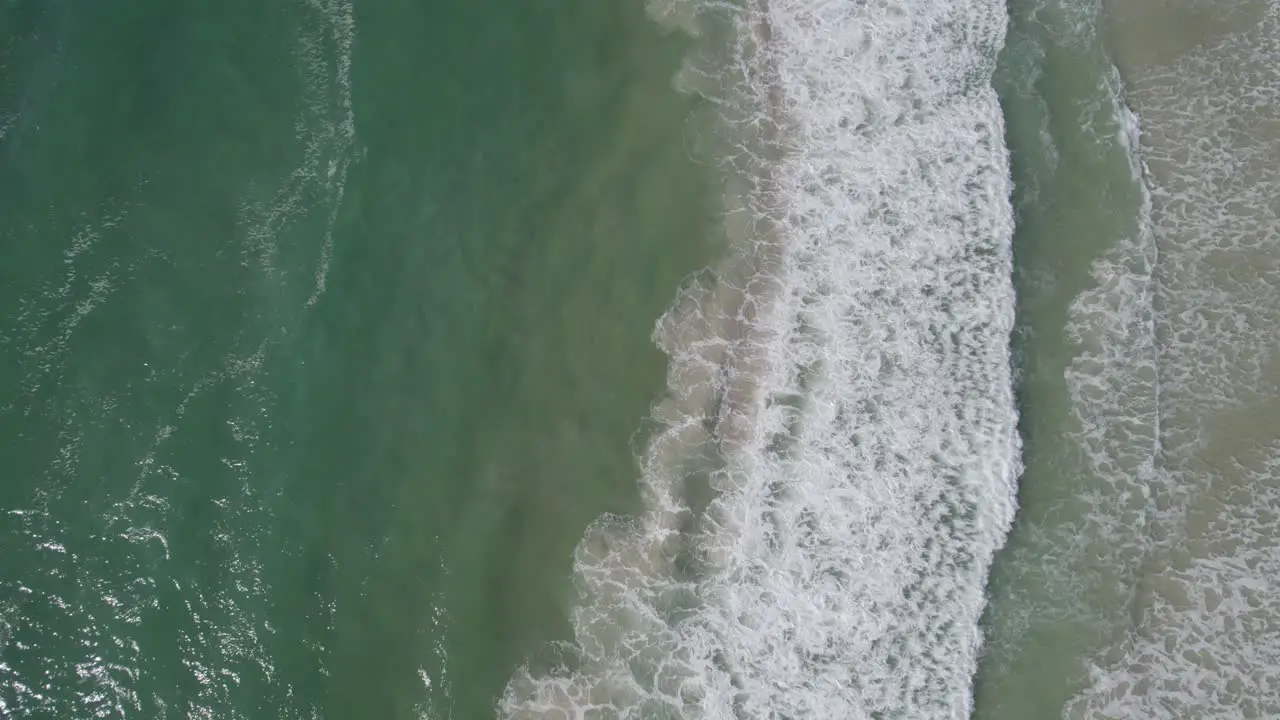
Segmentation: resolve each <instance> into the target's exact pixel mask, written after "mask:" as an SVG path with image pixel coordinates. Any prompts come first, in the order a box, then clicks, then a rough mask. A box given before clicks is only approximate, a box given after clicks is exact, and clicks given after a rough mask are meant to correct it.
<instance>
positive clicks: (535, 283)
mask: <svg viewBox="0 0 1280 720" xmlns="http://www.w3.org/2000/svg"><path fill="white" fill-rule="evenodd" d="M561 13H567V16H562V14H561ZM683 44H684V41H683V39H682V38H680V37H679V36H676V35H672V34H670V33H664V32H663V31H662V29H661V28H660V27H659V26H658V25H656V24H654V23H653V22H652V21H650V20H649V19H648V17H647V16H646V15H645V14H644V11H643V8H642V7H640V6H639V5H635V4H620V5H616V6H613V5H611V6H607V7H606V6H602V5H600V4H597V3H586V2H583V3H579V4H578V5H576V6H574V7H573V8H567V7H565V6H562V7H559V8H557V9H555V11H554V12H552V9H551V8H544V9H538V8H534V7H529V8H527V9H524V10H518V11H513V10H512V8H511V6H510V5H509V4H508V3H498V2H492V3H483V2H474V1H472V0H468V1H467V2H453V3H431V4H427V5H424V4H422V3H369V4H366V5H361V4H352V3H348V2H328V1H317V2H296V3H267V2H241V3H232V4H217V5H209V4H201V3H182V2H178V3H174V2H168V1H165V2H149V1H141V2H134V3H125V4H119V3H116V4H92V5H83V4H79V3H56V2H55V3H48V2H4V3H0V68H2V70H0V118H2V120H0V136H2V137H0V438H2V439H0V715H5V716H7V717H9V718H58V719H63V718H95V717H100V718H121V717H129V718H202V717H208V718H219V719H220V720H221V719H224V718H273V719H274V718H423V717H425V718H448V717H453V718H472V717H485V716H491V715H492V712H493V711H492V708H493V704H494V701H495V698H496V697H497V696H498V695H499V694H500V693H501V691H502V688H503V687H504V685H505V683H506V681H507V678H508V677H509V676H510V674H511V673H512V672H513V671H514V670H515V668H516V667H517V666H518V665H519V664H520V663H521V662H522V661H523V660H524V659H525V658H526V657H527V656H529V655H531V654H533V653H535V652H536V651H537V649H538V648H539V647H541V646H542V645H543V644H544V643H545V642H547V641H549V640H553V639H555V638H558V637H564V636H565V635H566V633H567V630H566V629H565V626H566V624H567V623H566V621H565V615H564V612H563V607H564V606H565V603H564V602H562V598H563V597H564V596H565V595H566V594H567V593H568V592H569V589H570V588H569V567H570V564H569V563H570V558H571V553H572V550H573V547H574V545H575V544H576V542H577V541H578V538H579V537H580V535H581V533H582V531H583V528H584V527H585V526H586V525H587V523H588V522H589V521H590V520H592V519H593V518H595V517H596V516H598V515H599V514H601V513H602V512H606V511H616V512H623V511H629V510H632V509H633V508H634V507H635V505H636V503H637V502H638V501H637V498H636V491H635V483H634V463H633V460H632V452H631V447H632V442H633V440H632V436H633V435H634V434H635V433H636V431H637V429H638V428H639V427H640V424H641V421H642V419H643V418H644V416H645V415H646V413H647V410H648V407H649V404H650V402H651V400H652V398H653V397H654V396H656V395H657V394H658V393H659V392H660V391H661V389H662V386H663V373H664V367H665V362H664V358H663V356H662V354H661V352H660V351H659V350H658V349H657V348H656V347H654V345H653V343H652V342H651V339H650V334H651V328H652V324H653V321H654V319H655V318H656V317H658V316H659V315H660V314H661V313H662V312H663V310H664V308H665V307H666V306H667V304H668V303H669V302H670V299H671V296H672V293H673V292H674V290H675V288H677V287H678V286H679V284H680V282H681V280H682V278H683V277H685V276H686V275H687V274H688V273H690V272H692V271H694V270H696V269H697V268H699V267H702V266H703V265H705V264H706V263H707V261H708V258H709V257H711V254H712V250H711V248H712V246H713V243H712V242H711V241H709V240H708V241H705V242H704V239H706V238H711V237H713V234H712V233H711V232H710V231H709V230H708V229H707V228H710V227H714V225H715V222H716V220H715V218H716V205H715V197H714V195H712V194H711V192H710V183H709V181H708V175H707V173H706V172H704V170H703V169H702V166H700V165H699V164H698V163H697V162H695V161H694V160H692V159H691V158H690V157H689V152H688V151H687V150H686V148H685V147H684V142H683V137H684V135H685V133H686V128H687V125H688V124H689V123H690V120H689V118H690V115H691V114H692V113H693V111H694V110H695V109H696V104H695V102H694V101H693V99H692V98H690V97H689V96H686V95H681V94H679V93H675V92H673V91H672V90H671V84H670V80H671V76H672V74H673V73H675V72H676V71H677V69H678V68H679V63H680V61H681V49H682V46H683Z"/></svg>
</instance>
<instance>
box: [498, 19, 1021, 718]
mask: <svg viewBox="0 0 1280 720" xmlns="http://www.w3.org/2000/svg"><path fill="white" fill-rule="evenodd" d="M718 12H722V13H725V15H722V16H721V17H728V18H729V19H730V25H731V27H732V28H733V29H734V30H735V32H736V37H737V43H736V45H735V47H736V51H735V53H734V60H735V62H733V63H730V64H729V66H728V68H729V69H727V70H726V71H725V72H724V73H723V74H721V75H718V76H714V77H715V79H719V80H726V79H732V80H735V81H736V85H734V86H733V87H732V90H731V91H723V90H717V92H716V99H717V100H719V101H721V102H722V103H724V105H722V106H723V107H725V108H726V114H725V117H726V118H727V119H728V120H729V121H730V122H732V123H733V126H734V130H735V131H736V132H739V137H742V138H744V140H743V141H742V143H741V145H740V146H738V148H737V150H739V151H740V154H739V155H736V156H735V158H736V167H738V168H746V169H748V170H749V171H750V172H751V178H752V180H753V182H752V183H751V186H750V188H749V189H748V190H746V191H744V192H743V193H741V194H736V193H735V197H734V198H732V199H733V200H734V201H735V202H737V203H738V204H739V205H740V206H739V207H737V208H736V209H735V210H734V211H733V212H731V213H729V221H730V222H729V228H730V236H731V238H732V239H733V240H734V243H735V252H734V253H732V254H731V256H730V257H728V258H727V259H726V260H725V261H724V263H723V264H722V265H720V266H718V267H717V268H715V269H714V270H713V271H710V272H707V273H703V274H701V275H699V276H697V277H695V278H694V279H692V280H691V282H690V283H689V284H688V285H687V287H686V288H685V289H684V291H683V292H682V293H681V295H680V297H679V299H678V300H677V302H676V303H675V305H674V306H673V307H672V309H671V310H670V311H669V312H668V314H667V315H666V316H665V317H664V318H663V319H662V320H661V321H660V322H659V324H658V328H657V331H656V333H655V338H656V340H657V341H658V342H659V344H660V345H661V346H662V347H663V348H664V349H665V350H666V351H667V352H668V353H669V354H670V355H671V370H670V374H669V388H670V393H669V396H668V397H667V398H666V399H665V400H663V401H662V402H661V403H659V405H658V406H657V407H656V408H655V417H656V418H657V419H658V420H660V421H661V423H662V430H661V432H659V433H658V434H657V435H656V437H655V438H654V439H653V441H652V443H651V444H650V446H649V448H648V449H647V451H646V453H645V454H644V456H643V458H642V462H641V464H642V471H643V472H642V489H643V491H644V497H645V500H646V505H647V512H645V513H644V514H643V515H642V516H640V517H638V518H635V519H621V518H605V519H602V520H601V521H600V522H598V523H597V524H596V525H594V526H593V527H592V528H591V529H590V530H589V531H588V533H587V535H586V537H585V538H584V539H583V541H582V543H581V545H580V546H579V549H578V552H577V555H576V564H575V574H576V582H577V587H578V589H579V591H580V597H579V601H578V603H577V605H576V606H575V608H574V610H573V617H572V620H573V627H574V630H575V640H576V642H575V643H574V644H573V645H571V646H568V647H565V648H561V650H563V652H561V653H559V655H558V658H557V661H556V662H555V663H548V664H547V667H531V668H527V669H525V670H522V671H521V672H520V673H519V674H518V675H517V676H516V677H515V678H513V679H512V681H511V683H510V685H509V686H508V689H507V693H506V695H505V697H504V698H503V701H502V706H501V712H502V713H503V714H504V715H505V716H508V717H515V718H534V717H541V718H587V717H599V718H609V717H617V718H624V717H626V718H646V719H651V718H689V719H692V718H735V719H746V718H793V719H799V718H828V717H830V718H837V717H839V718H888V717H910V718H960V717H963V716H965V715H967V713H968V711H969V707H970V704H971V694H970V681H971V675H972V672H973V670H974V666H975V663H976V655H977V652H978V648H979V644H980V637H979V631H978V628H977V620H978V616H979V613H980V612H981V609H982V605H983V601H984V598H983V586H984V582H985V579H986V572H987V568H988V566H989V563H990V560H991V557H992V555H993V553H994V551H995V550H996V548H997V547H998V546H999V545H1000V544H1001V543H1002V542H1003V538H1004V535H1005V532H1006V530H1007V527H1008V525H1009V523H1010V520H1011V518H1012V515H1013V510H1014V480H1015V476H1016V474H1017V471H1018V459H1017V450H1018V440H1017V435H1016V429H1015V423H1016V416H1015V410H1014V405H1013V398H1012V388H1011V385H1012V383H1011V369H1010V359H1009V355H1008V346H1009V332H1010V329H1011V326H1012V321H1013V291H1012V287H1011V282H1010V272H1011V258H1010V239H1011V235H1012V218H1011V211H1010V207H1009V202H1008V195H1009V182H1008V171H1007V157H1006V152H1005V148H1004V145H1003V119H1002V117H1001V115H1000V110H999V106H998V104H997V101H996V97H995V94H994V91H993V90H992V89H991V87H990V75H991V71H992V68H993V65H994V60H995V54H996V52H997V51H998V50H999V48H1000V46H1001V43H1002V40H1003V34H1004V27H1005V21H1006V18H1005V14H1004V13H1005V11H1004V6H1003V4H1002V3H999V2H989V1H987V0H970V1H961V2H955V3H950V4H945V5H940V4H938V3H932V2H927V1H926V0H909V1H906V2H895V3H876V2H868V3H847V2H822V1H815V0H769V1H768V2H763V1H761V2H757V3H755V4H754V5H752V6H751V7H750V8H748V9H734V10H725V9H724V8H719V10H718ZM669 17H680V18H681V19H680V22H681V23H682V24H686V25H687V24H690V23H693V24H696V18H691V17H690V16H689V15H688V14H687V13H686V14H684V15H683V16H679V14H676V15H669ZM700 70H702V71H704V72H705V70H706V68H700ZM697 87H700V88H702V89H703V91H704V92H707V91H708V88H721V87H723V86H717V84H716V83H714V82H708V81H707V79H706V78H705V77H704V78H703V79H702V81H701V82H700V83H698V84H697ZM709 458H714V459H713V460H712V459H709Z"/></svg>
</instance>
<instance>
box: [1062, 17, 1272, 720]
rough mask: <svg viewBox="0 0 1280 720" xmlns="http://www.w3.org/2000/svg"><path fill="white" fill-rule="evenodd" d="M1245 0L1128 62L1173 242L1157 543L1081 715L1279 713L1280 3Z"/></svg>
mask: <svg viewBox="0 0 1280 720" xmlns="http://www.w3.org/2000/svg"><path fill="white" fill-rule="evenodd" d="M1193 5H1194V6H1195V7H1192V6H1193ZM1212 5H1213V4H1212V3H1204V2H1201V3H1188V4H1186V6H1185V7H1184V8H1183V10H1188V9H1190V10H1194V11H1196V13H1197V14H1206V17H1208V16H1212V15H1213V13H1211V12H1210V11H1212V10H1213V7H1212ZM1246 5H1249V4H1248V3H1240V4H1232V3H1226V4H1222V5H1221V8H1220V9H1222V10H1223V13H1227V12H1228V11H1230V12H1233V13H1243V15H1242V18H1243V19H1241V18H1234V19H1232V18H1228V19H1232V21H1233V24H1234V23H1235V21H1236V20H1240V22H1239V24H1238V25H1237V28H1239V29H1235V30H1233V31H1231V32H1228V33H1226V34H1224V35H1215V34H1213V33H1208V34H1206V36H1205V37H1203V38H1198V39H1194V41H1192V40H1188V39H1187V38H1175V40H1177V41H1178V43H1177V44H1178V47H1177V48H1175V50H1176V51H1177V52H1173V51H1169V52H1159V51H1158V49H1156V50H1153V49H1149V48H1148V49H1144V51H1143V53H1139V52H1138V51H1136V50H1135V51H1133V52H1132V55H1133V56H1134V57H1137V58H1139V60H1142V59H1144V58H1147V59H1151V58H1153V59H1154V60H1153V61H1150V62H1134V63H1132V64H1131V66H1130V67H1128V68H1126V71H1127V73H1128V75H1129V77H1130V83H1131V90H1132V91H1131V93H1130V96H1131V97H1132V98H1133V100H1134V102H1135V104H1136V107H1137V108H1138V110H1139V111H1140V112H1141V113H1142V116H1143V127H1144V135H1143V141H1142V151H1143V154H1144V156H1145V157H1146V158H1147V161H1148V165H1149V167H1150V168H1151V172H1150V174H1149V180H1150V183H1151V198H1152V221H1153V231H1154V233H1155V236H1156V238H1157V240H1158V244H1159V250H1160V254H1159V258H1158V262H1157V264H1156V270H1157V277H1158V279H1159V285H1158V293H1157V297H1158V305H1157V308H1158V314H1157V316H1156V319H1157V324H1158V327H1159V330H1160V333H1159V339H1160V340H1159V358H1160V383H1161V393H1160V413H1161V426H1160V429H1161V446H1160V447H1161V451H1162V454H1161V458H1162V467H1161V468H1160V477H1161V482H1160V483H1159V485H1158V489H1159V493H1158V494H1157V497H1156V499H1157V501H1158V509H1159V512H1158V514H1157V516H1156V523H1155V530H1156V537H1157V539H1158V541H1159V543H1158V545H1156V546H1155V549H1154V552H1152V553H1151V554H1150V556H1149V557H1148V558H1147V559H1146V562H1145V564H1144V567H1143V568H1142V573H1141V574H1140V575H1139V577H1138V585H1137V588H1136V590H1137V596H1136V598H1135V601H1134V603H1133V608H1132V612H1133V618H1134V621H1133V627H1132V630H1131V632H1129V633H1127V634H1126V636H1125V637H1124V638H1122V639H1121V640H1120V641H1119V642H1117V643H1116V644H1115V645H1114V646H1113V647H1110V648H1107V651H1106V652H1105V653H1104V654H1102V655H1100V656H1099V657H1098V658H1097V660H1096V662H1095V664H1094V666H1093V668H1092V673H1091V684H1090V686H1089V687H1088V688H1087V689H1086V690H1085V691H1084V692H1082V693H1081V694H1080V695H1078V696H1077V697H1076V698H1075V699H1074V700H1073V701H1072V703H1071V704H1070V705H1069V706H1068V708H1067V709H1066V714H1067V715H1068V716H1069V717H1082V718H1083V717H1088V718H1132V717H1142V718H1192V717H1194V718H1212V717H1222V718H1228V717H1229V718H1239V717H1245V718H1249V717H1276V716H1280V673H1277V672H1276V669H1277V668H1278V667H1280V641H1278V640H1277V638H1280V593H1277V592H1276V588H1275V587H1274V578H1275V577H1277V574H1280V517H1278V516H1277V508H1278V507H1280V436H1277V433H1276V431H1275V418H1276V417H1277V414H1280V366H1277V360H1276V354H1275V351H1276V344H1275V343H1276V328H1277V327H1278V326H1280V310H1278V308H1280V269H1278V268H1280V242H1278V241H1280V206H1278V205H1277V203H1276V198H1277V197H1278V196H1280V175H1278V174H1277V171H1276V168H1277V167H1278V166H1280V122H1278V119H1280V116H1277V111H1276V108H1277V107H1280V3H1275V2H1271V3H1270V5H1269V7H1262V6H1260V5H1259V6H1258V8H1253V7H1252V6H1250V7H1245V6H1246ZM1254 5H1257V4H1254ZM1254 9H1259V10H1260V11H1259V12H1257V13H1256V16H1255V17H1253V18H1249V17H1244V16H1246V15H1249V14H1252V13H1253V12H1254ZM1150 11H1151V8H1149V7H1146V6H1143V9H1142V17H1143V21H1142V22H1143V23H1144V24H1145V23H1148V22H1152V21H1158V20H1160V19H1161V15H1160V13H1168V12H1169V7H1167V6H1166V7H1162V8H1160V12H1159V13H1156V14H1154V15H1153V14H1151V12H1150ZM1214 17H1216V16H1214ZM1223 23H1224V24H1226V23H1225V20H1224V21H1223ZM1205 25H1206V26H1209V25H1211V23H1205ZM1185 27H1191V26H1185ZM1160 40H1161V38H1155V39H1150V38H1148V39H1145V41H1146V42H1148V43H1154V42H1159V41H1160ZM1135 42H1140V41H1139V40H1135Z"/></svg>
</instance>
